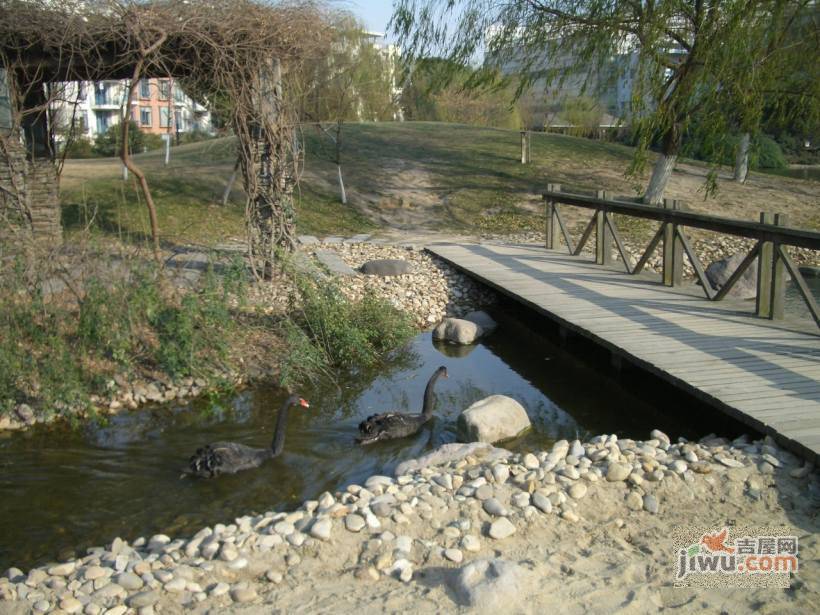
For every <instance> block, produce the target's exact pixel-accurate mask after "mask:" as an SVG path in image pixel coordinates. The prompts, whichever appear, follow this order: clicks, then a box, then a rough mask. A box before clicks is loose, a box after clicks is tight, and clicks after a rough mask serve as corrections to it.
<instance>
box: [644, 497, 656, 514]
mask: <svg viewBox="0 0 820 615" xmlns="http://www.w3.org/2000/svg"><path fill="white" fill-rule="evenodd" d="M643 507H644V509H645V510H646V512H649V513H652V514H653V515H654V514H657V512H658V499H657V498H656V497H655V496H654V495H652V494H651V493H647V494H646V495H645V496H643Z"/></svg>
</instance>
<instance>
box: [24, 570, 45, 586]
mask: <svg viewBox="0 0 820 615" xmlns="http://www.w3.org/2000/svg"><path fill="white" fill-rule="evenodd" d="M20 574H21V575H22V571H21V572H20ZM47 578H48V575H47V574H46V573H45V571H44V570H41V569H39V568H32V569H31V570H30V571H29V573H28V576H27V577H26V585H28V586H29V587H37V586H38V585H39V584H40V583H42V582H43V581H45V580H46V579H47Z"/></svg>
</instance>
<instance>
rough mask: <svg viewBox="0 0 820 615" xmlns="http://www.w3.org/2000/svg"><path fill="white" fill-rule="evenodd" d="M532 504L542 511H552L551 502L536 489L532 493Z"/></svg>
mask: <svg viewBox="0 0 820 615" xmlns="http://www.w3.org/2000/svg"><path fill="white" fill-rule="evenodd" d="M532 505H533V506H535V507H536V508H537V509H538V510H540V511H541V512H542V513H545V514H549V513H551V512H552V502H550V501H549V498H547V496H545V495H544V494H543V493H540V492H538V491H536V492H535V493H533V494H532Z"/></svg>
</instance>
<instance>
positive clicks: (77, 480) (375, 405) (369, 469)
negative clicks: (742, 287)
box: [0, 318, 714, 570]
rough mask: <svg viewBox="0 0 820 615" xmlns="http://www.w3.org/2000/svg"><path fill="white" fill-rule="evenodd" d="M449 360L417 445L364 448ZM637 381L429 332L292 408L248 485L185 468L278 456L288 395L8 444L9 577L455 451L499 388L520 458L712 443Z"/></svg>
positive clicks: (4, 542) (246, 397) (0, 525)
mask: <svg viewBox="0 0 820 615" xmlns="http://www.w3.org/2000/svg"><path fill="white" fill-rule="evenodd" d="M439 365H445V366H446V367H447V369H448V371H449V375H450V377H449V378H448V379H446V380H439V384H438V385H437V407H436V411H435V419H434V420H433V421H432V422H431V424H428V425H427V426H426V428H425V429H423V430H422V432H421V433H419V434H417V435H416V436H415V437H411V438H407V439H405V440H400V441H392V442H385V443H378V444H376V445H373V446H369V447H366V448H361V447H359V446H358V445H356V444H354V441H353V438H354V435H355V434H356V427H357V424H358V423H359V421H361V420H362V419H364V418H365V417H366V416H367V415H368V414H371V413H374V412H380V411H386V410H391V409H398V410H409V411H418V410H419V409H420V407H421V398H422V393H423V390H424V387H425V385H426V382H427V379H428V377H429V376H430V374H431V373H432V372H433V371H434V370H435V368H437V367H438V366H439ZM622 382H624V380H622V379H621V378H618V379H616V378H614V377H613V376H612V375H610V372H609V370H608V369H601V368H599V367H595V364H594V363H585V362H583V361H582V360H579V359H578V358H575V357H574V356H573V355H570V354H568V353H567V352H566V351H564V350H562V349H561V348H560V347H558V346H556V345H554V344H552V343H550V342H549V341H548V340H547V339H546V338H542V337H540V336H539V335H537V334H535V333H534V331H533V330H532V329H530V328H528V327H527V326H526V325H524V324H522V323H520V322H519V321H517V320H515V319H514V318H506V319H501V326H500V327H499V329H498V330H497V331H496V332H495V333H494V334H493V335H491V336H489V337H488V338H487V339H486V341H484V342H482V343H481V344H478V345H476V346H474V347H471V348H467V349H456V348H455V347H451V346H437V345H434V343H433V342H432V339H431V336H430V333H423V334H420V335H419V336H417V337H416V338H415V339H414V340H413V342H412V343H411V344H410V347H409V352H408V353H405V354H403V355H400V356H399V358H397V359H395V360H393V361H392V362H390V363H389V364H388V365H387V366H386V367H382V368H381V369H380V370H379V371H374V372H370V373H361V374H359V375H357V376H355V377H350V378H348V379H347V380H346V381H344V382H342V383H340V385H339V386H331V385H327V386H323V387H319V388H316V389H313V390H307V389H306V390H302V391H299V393H300V394H302V395H303V396H304V397H306V398H308V399H309V400H310V402H311V407H310V409H309V410H303V409H301V408H298V409H297V408H294V409H293V410H292V411H291V418H290V422H289V424H288V429H287V440H286V443H285V452H284V454H283V455H282V456H281V457H279V458H277V459H274V460H272V461H270V462H268V463H267V464H265V465H263V466H262V467H260V468H258V469H255V470H250V471H246V472H243V473H241V474H239V475H235V476H224V477H220V478H219V479H217V480H207V481H204V480H191V479H181V478H180V469H181V468H182V467H184V466H185V464H186V463H187V458H188V456H189V455H190V454H191V453H192V452H193V451H194V450H195V449H196V448H197V447H199V446H201V445H202V444H204V443H207V442H212V441H217V440H232V441H236V442H242V443H245V444H249V445H255V446H267V445H268V444H269V443H270V440H271V438H272V433H273V423H274V418H275V413H276V411H277V409H278V408H279V405H280V404H281V402H282V400H283V399H284V397H285V394H284V393H283V392H282V391H280V390H278V389H276V388H272V387H259V388H255V389H252V390H246V391H243V392H240V393H237V394H233V395H230V396H226V397H225V398H223V399H219V400H216V401H208V402H206V401H204V400H200V401H197V402H195V403H192V404H191V405H190V406H179V405H167V406H163V407H157V408H153V409H146V410H142V411H136V412H127V413H123V414H121V415H118V416H115V417H112V418H111V419H110V421H109V422H108V424H107V425H103V426H85V427H83V428H79V429H77V430H70V429H69V428H67V427H64V428H60V429H56V430H55V429H54V428H51V429H49V428H37V429H34V430H32V431H30V432H27V433H24V434H15V435H12V436H6V437H4V438H3V439H0V502H2V508H0V570H3V569H5V568H6V567H8V566H10V565H16V566H20V567H23V568H27V567H29V566H32V565H36V564H40V563H44V562H47V561H54V560H56V559H58V558H60V559H62V558H66V557H71V556H72V555H73V554H74V553H84V549H85V548H86V547H88V546H92V545H95V544H105V543H107V542H110V540H111V539H112V538H114V537H115V536H121V537H123V538H125V539H128V540H133V539H135V538H137V537H138V536H150V535H152V534H154V533H157V532H163V533H167V534H170V535H172V536H174V535H185V534H188V533H191V532H193V531H196V530H197V529H199V528H200V527H202V526H203V525H206V524H212V523H215V522H218V521H222V522H230V521H231V520H232V519H233V518H235V517H236V516H239V515H242V514H247V513H250V512H252V511H253V512H257V513H259V512H264V511H267V510H272V509H288V508H295V507H296V506H298V505H299V503H301V502H302V501H303V500H305V499H309V498H315V497H317V496H318V495H319V494H321V493H322V492H323V491H325V490H333V489H337V488H341V487H342V486H344V485H345V484H349V483H351V482H359V481H363V480H364V479H365V478H366V477H367V476H369V475H371V474H374V473H390V472H391V471H392V470H393V468H394V467H395V465H396V464H397V463H398V462H400V461H402V460H405V459H409V458H412V457H416V456H418V455H419V454H422V453H424V452H425V451H427V450H429V449H432V448H434V447H436V446H438V445H439V444H442V443H445V442H452V441H454V440H455V439H456V433H455V421H456V417H457V416H458V414H459V413H460V411H461V410H463V409H464V408H466V407H467V406H468V405H470V404H471V403H472V402H474V401H476V400H478V399H481V398H483V397H486V396H487V395H491V394H496V393H500V394H506V395H510V396H512V397H514V398H516V399H518V400H519V401H520V402H522V403H523V404H524V406H525V407H526V408H527V409H528V411H529V414H530V416H531V418H532V421H533V425H534V429H533V430H532V431H531V432H530V433H528V434H527V435H525V436H524V437H522V438H520V439H519V440H517V441H515V442H511V443H509V444H508V445H507V446H508V447H509V448H512V449H515V450H522V449H526V450H532V449H540V448H543V447H545V446H548V445H550V444H551V443H552V442H553V441H554V440H556V439H560V438H575V437H584V436H586V435H591V434H598V433H617V434H619V435H621V436H629V437H641V438H645V437H648V432H649V430H650V429H651V428H654V427H661V428H662V429H665V430H667V432H668V433H670V435H687V436H696V435H702V434H698V433H697V432H696V431H695V430H694V429H693V427H692V425H693V424H694V423H695V421H693V420H692V417H691V415H690V414H688V413H687V412H680V411H675V410H674V408H672V409H670V405H669V404H665V405H664V406H663V407H664V409H665V410H666V413H665V415H662V414H661V413H659V412H657V411H656V410H655V407H654V406H653V405H651V404H650V403H648V402H647V401H643V400H642V399H641V398H639V397H638V395H636V394H635V393H633V392H632V391H630V390H629V386H630V385H629V384H622ZM641 393H642V394H643V393H645V391H644V390H643V387H641ZM673 397H674V396H673ZM670 403H673V402H670ZM674 416H677V417H682V418H678V419H675V418H673V417H674ZM709 428H710V429H709V430H713V429H714V423H712V424H711V425H709Z"/></svg>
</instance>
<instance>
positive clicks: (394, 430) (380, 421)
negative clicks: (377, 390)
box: [356, 366, 447, 444]
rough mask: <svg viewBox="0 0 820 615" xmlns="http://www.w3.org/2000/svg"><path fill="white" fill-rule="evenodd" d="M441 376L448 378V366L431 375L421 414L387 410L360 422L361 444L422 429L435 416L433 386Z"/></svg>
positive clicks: (393, 437)
mask: <svg viewBox="0 0 820 615" xmlns="http://www.w3.org/2000/svg"><path fill="white" fill-rule="evenodd" d="M439 377H444V378H447V368H446V367H444V366H442V367H439V368H438V369H437V370H436V371H435V372H433V375H432V376H431V377H430V381H429V382H428V383H427V388H426V389H425V390H424V406H423V407H422V409H421V413H420V414H401V413H399V412H387V413H385V414H374V415H372V416H368V417H367V418H366V419H365V420H364V421H362V422H361V423H359V433H360V434H361V436H360V437H358V438H357V439H356V440H357V441H358V442H359V444H372V443H373V442H378V441H379V440H394V439H396V438H406V437H407V436H412V435H413V434H414V433H416V432H417V431H418V430H419V429H421V426H422V425H424V424H425V423H426V422H427V421H429V420H430V419H431V418H432V416H433V402H434V401H435V396H434V395H433V386H434V385H435V384H436V380H438V379H439Z"/></svg>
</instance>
